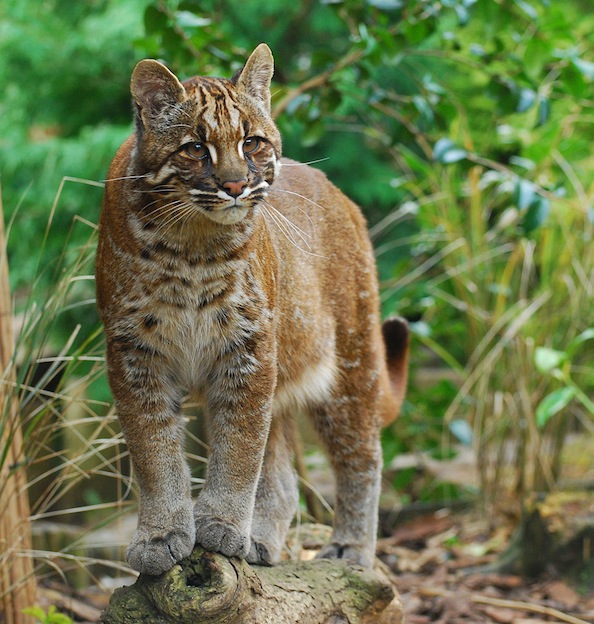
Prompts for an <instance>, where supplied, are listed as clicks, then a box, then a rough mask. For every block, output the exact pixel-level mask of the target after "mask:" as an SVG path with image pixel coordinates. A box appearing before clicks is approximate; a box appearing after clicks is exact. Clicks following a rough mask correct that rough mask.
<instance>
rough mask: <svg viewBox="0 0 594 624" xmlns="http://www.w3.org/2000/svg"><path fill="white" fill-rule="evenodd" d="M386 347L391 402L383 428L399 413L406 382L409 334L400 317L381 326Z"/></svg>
mask: <svg viewBox="0 0 594 624" xmlns="http://www.w3.org/2000/svg"><path fill="white" fill-rule="evenodd" d="M382 334H383V336H384V343H385V345H386V363H387V365H388V377H389V379H390V387H391V390H392V398H393V401H389V404H390V408H389V410H386V413H385V414H384V423H383V424H384V426H385V425H388V424H390V423H391V422H392V421H393V420H394V419H395V418H396V417H397V416H398V414H399V413H400V408H401V407H402V402H403V401H404V395H405V394H406V384H407V381H408V346H409V342H410V332H409V330H408V323H407V322H406V321H405V320H404V319H403V318H401V317H394V318H390V319H388V320H387V321H384V324H383V325H382Z"/></svg>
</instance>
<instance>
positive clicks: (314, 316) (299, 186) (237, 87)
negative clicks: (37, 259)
mask: <svg viewBox="0 0 594 624" xmlns="http://www.w3.org/2000/svg"><path fill="white" fill-rule="evenodd" d="M272 73H273V60H272V54H271V52H270V50H269V49H268V47H267V46H266V45H264V44H262V45H260V46H259V47H258V48H256V50H255V51H254V52H253V53H252V55H251V56H250V58H249V59H248V61H247V63H246V65H245V67H244V68H243V70H242V71H241V72H240V73H239V74H238V75H237V76H236V77H234V78H233V79H232V80H224V79H212V78H192V79H190V80H187V81H185V82H183V83H182V82H180V81H179V80H178V79H177V78H176V77H175V76H174V75H173V74H172V73H171V72H170V71H169V70H168V69H167V68H166V67H165V66H164V65H162V64H160V63H158V62H156V61H152V60H146V61H142V62H140V63H139V64H138V66H137V67H136V69H135V70H134V73H133V75H132V81H131V91H132V95H133V99H134V105H135V111H136V127H135V133H134V134H133V135H132V136H131V137H129V138H128V139H127V140H126V141H125V143H124V144H123V145H122V147H121V148H120V150H119V151H118V153H117V154H116V156H115V158H114V161H113V163H112V166H111V169H110V172H109V180H108V181H107V184H106V191H105V198H104V205H103V210H102V214H101V219H100V228H99V246H98V252H97V265H96V279H97V303H98V307H99V311H100V314H101V318H102V320H103V323H104V327H105V335H106V340H107V366H108V375H109V381H110V385H111V389H112V392H113V395H114V399H115V402H116V407H117V412H118V417H119V419H120V422H121V425H122V429H123V432H124V435H125V438H126V441H127V444H128V447H129V450H130V454H131V457H132V462H133V467H134V472H135V477H136V480H137V483H138V487H139V494H140V500H139V519H138V528H137V531H136V533H135V535H134V537H133V539H132V543H131V544H130V546H129V548H128V560H129V562H130V564H131V565H132V566H133V567H134V568H136V569H137V570H139V571H141V572H145V573H149V574H160V573H162V572H163V571H165V570H167V569H169V568H171V567H172V566H173V565H174V564H175V563H176V562H178V561H180V559H182V558H183V557H185V556H187V555H188V554H189V553H190V552H191V550H192V548H193V546H194V544H195V543H199V544H201V545H202V546H204V547H205V548H207V549H210V550H212V551H217V552H221V553H223V554H225V555H227V556H238V557H244V558H247V560H248V561H250V562H252V563H255V564H267V565H271V564H274V563H276V562H278V561H279V559H280V555H281V550H282V547H283V544H284V539H285V535H286V532H287V530H288V527H289V525H290V523H291V521H292V518H293V516H294V513H295V510H296V506H297V502H298V493H297V479H296V476H295V472H294V469H293V466H292V448H293V443H292V439H291V432H292V430H293V428H292V424H291V417H292V416H293V415H294V413H295V412H296V411H297V410H302V411H305V412H307V413H308V414H309V415H310V416H311V418H312V419H313V422H314V424H315V426H316V428H317V430H318V431H319V433H320V436H321V438H322V441H323V442H324V444H325V446H326V448H327V450H328V453H329V457H330V459H331V462H332V465H333V467H334V470H335V473H336V488H337V496H336V514H335V525H334V534H333V538H332V542H331V544H329V545H328V546H327V547H326V548H325V549H324V550H323V552H322V556H326V557H339V558H346V559H348V560H351V561H354V562H357V563H361V564H363V565H370V564H371V563H372V560H373V556H374V547H375V533H376V526H377V505H378V495H379V484H380V472H381V452H380V446H379V436H378V434H379V430H380V427H381V425H382V424H383V423H387V422H389V421H390V420H392V419H393V418H395V417H396V415H397V413H398V410H399V407H400V404H401V402H402V397H403V394H404V388H405V384H406V359H407V344H408V334H407V330H406V325H405V324H404V322H402V321H400V320H392V321H388V323H387V324H384V329H383V333H382V327H381V325H380V321H379V306H378V293H377V282H376V271H375V265H374V258H373V253H372V248H371V245H370V243H369V240H368V237H367V232H366V224H365V221H364V219H363V217H362V215H361V213H360V211H359V209H358V208H357V207H356V206H355V205H354V204H353V203H352V202H351V201H349V199H347V198H346V197H345V196H344V195H343V194H342V193H341V192H340V191H338V190H337V189H336V188H335V187H334V186H333V185H332V184H331V183H330V182H328V180H327V179H326V178H325V176H324V175H323V174H322V173H320V172H319V171H316V170H314V169H311V168H309V167H307V166H304V165H300V164H299V163H295V162H292V161H287V160H281V141H280V137H279V133H278V130H277V129H276V127H275V125H274V123H273V121H272V119H271V116H270V80H271V77H272ZM386 341H387V342H388V343H389V344H388V345H387V346H388V348H387V349H386ZM189 394H191V395H193V396H194V397H195V398H196V399H197V400H199V401H200V402H201V403H202V405H203V407H204V413H205V416H206V417H207V418H208V422H209V425H208V430H209V444H210V453H209V463H208V469H207V475H206V481H205V485H204V488H203V489H202V491H201V493H200V495H199V496H198V499H197V501H196V502H195V504H194V502H193V501H192V498H191V492H190V474H189V469H188V467H187V464H186V462H185V459H184V431H183V424H182V420H181V418H180V409H181V407H182V404H183V401H184V399H185V397H186V396H188V395H189Z"/></svg>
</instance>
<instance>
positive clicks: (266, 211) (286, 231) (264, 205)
mask: <svg viewBox="0 0 594 624" xmlns="http://www.w3.org/2000/svg"><path fill="white" fill-rule="evenodd" d="M260 206H261V207H262V210H263V213H264V215H265V216H266V215H268V217H269V218H270V219H271V220H272V221H273V223H274V224H275V225H276V227H277V228H278V230H279V232H280V233H281V234H282V235H283V236H284V237H285V238H286V239H287V240H288V241H289V243H291V245H293V247H295V249H298V250H299V251H300V252H301V253H303V254H305V255H307V256H315V257H316V258H324V259H325V260H327V259H328V258H326V256H322V255H320V254H317V253H313V252H312V251H308V250H307V249H303V248H302V247H300V246H299V245H298V244H297V242H296V241H295V239H294V238H293V237H292V235H291V230H289V229H288V227H287V225H286V224H285V223H283V221H282V220H281V219H280V218H279V216H278V215H279V214H280V213H279V211H278V210H277V209H276V208H274V206H272V205H270V204H267V203H265V202H262V203H261V204H260ZM271 208H272V209H273V210H274V212H273V211H272V210H270V209H271ZM275 213H276V214H275ZM283 216H284V215H283ZM306 244H307V243H306ZM308 246H309V245H308Z"/></svg>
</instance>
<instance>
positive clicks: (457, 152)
mask: <svg viewBox="0 0 594 624" xmlns="http://www.w3.org/2000/svg"><path fill="white" fill-rule="evenodd" d="M467 154H468V152H466V150H464V149H462V148H461V147H459V146H458V145H456V144H455V143H454V142H453V141H451V140H450V139H446V138H443V139H439V141H437V143H436V144H435V147H434V148H433V158H435V160H436V161H437V162H440V163H442V164H443V165H449V164H451V163H455V162H458V161H459V160H463V159H464V158H466V156H467Z"/></svg>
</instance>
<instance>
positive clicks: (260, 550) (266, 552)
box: [246, 538, 280, 566]
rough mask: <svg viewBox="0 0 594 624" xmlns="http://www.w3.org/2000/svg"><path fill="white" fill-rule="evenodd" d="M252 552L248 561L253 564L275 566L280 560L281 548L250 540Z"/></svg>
mask: <svg viewBox="0 0 594 624" xmlns="http://www.w3.org/2000/svg"><path fill="white" fill-rule="evenodd" d="M250 542H251V546H250V552H249V553H248V556H247V557H246V561H247V562H248V563H251V564H253V565H263V566H273V565H276V564H277V563H278V562H279V561H280V548H274V547H273V546H272V545H271V544H265V543H264V542H260V541H256V540H254V539H253V538H252V539H251V540H250Z"/></svg>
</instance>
